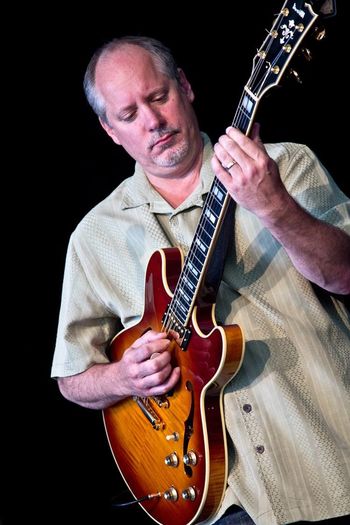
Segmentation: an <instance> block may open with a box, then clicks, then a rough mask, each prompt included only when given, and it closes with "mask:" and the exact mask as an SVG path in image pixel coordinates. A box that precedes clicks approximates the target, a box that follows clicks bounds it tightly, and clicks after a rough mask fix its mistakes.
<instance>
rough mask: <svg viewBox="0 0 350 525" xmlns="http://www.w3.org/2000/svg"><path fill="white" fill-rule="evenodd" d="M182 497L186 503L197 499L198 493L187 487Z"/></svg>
mask: <svg viewBox="0 0 350 525" xmlns="http://www.w3.org/2000/svg"><path fill="white" fill-rule="evenodd" d="M181 496H182V499H184V500H186V501H194V500H195V499H196V491H195V490H194V488H193V487H187V489H185V490H183V491H182V493H181Z"/></svg>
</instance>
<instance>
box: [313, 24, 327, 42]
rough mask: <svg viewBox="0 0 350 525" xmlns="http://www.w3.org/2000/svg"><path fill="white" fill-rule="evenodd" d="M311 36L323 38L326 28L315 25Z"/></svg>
mask: <svg viewBox="0 0 350 525" xmlns="http://www.w3.org/2000/svg"><path fill="white" fill-rule="evenodd" d="M313 36H314V38H315V40H323V39H324V37H325V36H326V29H325V27H324V26H316V27H315V29H314V33H313Z"/></svg>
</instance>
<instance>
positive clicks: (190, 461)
mask: <svg viewBox="0 0 350 525" xmlns="http://www.w3.org/2000/svg"><path fill="white" fill-rule="evenodd" d="M183 462H184V463H185V465H197V454H196V453H195V452H193V450H190V451H189V452H188V453H187V454H185V455H184V457H183Z"/></svg>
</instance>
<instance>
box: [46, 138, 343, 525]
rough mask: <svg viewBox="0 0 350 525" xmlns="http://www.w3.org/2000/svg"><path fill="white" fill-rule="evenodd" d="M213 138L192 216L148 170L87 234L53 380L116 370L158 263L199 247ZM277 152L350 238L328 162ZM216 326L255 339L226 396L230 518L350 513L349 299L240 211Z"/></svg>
mask: <svg viewBox="0 0 350 525" xmlns="http://www.w3.org/2000/svg"><path fill="white" fill-rule="evenodd" d="M204 138H205V147H204V161H203V167H202V171H201V184H200V187H198V188H197V190H196V191H195V192H194V193H193V194H192V195H191V196H190V197H189V198H188V199H187V200H186V201H185V202H184V203H183V204H182V205H181V206H180V207H179V208H177V209H176V210H173V209H172V208H171V207H170V205H169V204H168V203H167V202H166V201H165V200H164V199H162V197H161V196H160V195H159V194H158V193H157V192H156V191H155V190H154V189H153V188H152V187H151V186H150V185H149V183H148V181H147V179H146V177H145V175H144V173H143V171H142V169H141V168H140V166H138V165H136V168H135V174H134V176H133V177H131V178H129V179H126V180H125V181H124V182H123V183H122V184H120V186H119V187H118V188H116V190H115V191H114V192H113V193H112V194H111V195H110V196H108V197H107V198H106V199H105V200H104V201H102V202H101V203H100V204H98V205H97V206H96V207H95V208H94V209H93V210H91V212H90V213H88V214H87V215H86V216H85V217H84V218H83V220H82V221H81V222H80V224H79V225H78V227H77V228H76V230H75V231H74V232H73V234H72V236H71V239H70V243H69V247H68V252H67V260H66V268H65V275H64V283H63V292H62V304H61V310H60V318H59V327H58V333H57V344H56V349H55V354H54V359H53V365H52V376H53V377H57V376H68V375H73V374H77V373H79V372H82V371H84V370H86V369H87V368H88V367H90V366H92V365H93V364H95V363H105V362H107V361H108V359H107V357H106V353H105V351H106V348H107V346H108V343H109V341H110V339H111V338H112V337H113V336H114V335H115V333H116V332H117V331H119V329H120V328H122V327H123V326H125V327H128V326H131V325H132V324H135V322H137V321H138V320H139V319H140V316H141V315H142V312H143V300H144V276H145V269H146V266H147V262H148V259H149V257H150V255H151V254H152V253H153V252H154V251H155V250H157V249H158V248H162V247H167V246H171V245H178V246H181V247H182V248H183V250H184V251H185V253H186V252H187V250H188V249H189V246H190V243H191V240H192V237H193V235H194V231H195V227H196V225H197V222H198V220H199V217H200V213H201V208H202V206H203V202H204V198H205V194H206V193H207V192H208V190H209V188H210V185H211V182H212V179H213V173H212V170H211V167H210V158H211V155H212V146H211V144H210V142H209V139H208V138H207V137H206V136H205V137H204ZM266 147H267V149H268V152H269V154H270V155H271V156H272V157H273V158H274V159H276V161H277V162H278V164H279V168H280V172H281V176H282V179H283V181H284V183H285V185H286V187H287V189H288V191H289V192H290V193H291V194H292V195H293V196H294V198H295V199H296V200H297V201H298V202H300V204H301V205H302V206H304V207H305V208H306V209H308V210H309V212H310V213H311V214H313V215H315V216H316V217H319V218H320V219H322V220H325V221H328V222H330V223H332V224H334V225H337V226H339V227H340V228H343V229H345V230H346V231H348V232H349V233H350V217H349V216H350V205H349V201H348V199H347V198H346V196H345V195H344V194H343V193H342V192H340V190H339V189H338V188H337V187H336V185H335V184H334V182H333V181H332V179H331V177H330V176H329V174H328V173H327V172H326V170H325V169H324V168H323V167H322V165H321V164H320V162H319V161H318V160H317V158H316V157H315V156H314V154H313V153H312V152H311V151H310V150H309V149H308V148H307V147H305V146H303V145H300V144H291V143H284V144H269V145H267V146H266ZM315 264H317V261H315ZM216 317H217V320H218V321H219V322H223V323H225V324H231V323H238V324H239V326H240V327H241V328H242V330H243V332H244V337H245V341H246V350H245V356H244V360H243V364H242V367H241V369H240V371H239V373H238V374H237V375H236V376H235V378H234V379H233V380H232V381H231V382H230V383H229V384H228V386H227V387H226V390H225V396H224V405H225V419H226V425H227V430H228V436H229V442H230V448H231V452H232V454H230V469H229V478H228V488H227V490H226V493H225V497H224V500H223V504H222V507H221V509H220V512H219V515H221V513H223V512H224V510H225V509H226V508H227V507H228V506H230V505H231V504H232V503H236V504H239V505H241V506H243V507H244V508H245V509H246V511H247V512H248V513H249V514H250V515H251V516H252V518H253V520H254V521H255V522H256V523H257V524H258V525H277V524H278V525H282V524H286V523H292V522H294V521H298V520H310V521H315V520H321V519H325V518H328V517H332V516H337V515H345V514H348V513H350V393H349V383H350V378H349V375H350V320H349V314H348V312H347V311H346V309H345V307H344V304H343V302H342V301H341V300H340V298H337V297H335V296H332V295H331V294H329V293H327V292H324V291H322V290H320V289H319V288H317V287H316V286H313V285H312V284H311V283H310V282H309V281H307V280H306V279H305V278H304V277H302V276H301V275H300V273H299V272H298V271H297V270H295V268H294V267H293V265H292V263H291V261H290V259H289V257H288V255H287V254H286V252H285V251H284V249H283V248H282V247H281V245H280V244H279V243H278V242H277V241H276V240H275V239H274V238H273V237H272V236H271V234H270V233H269V232H268V231H267V230H266V229H265V228H263V227H262V225H261V224H260V222H259V220H258V219H257V218H256V217H255V216H254V215H252V214H251V213H250V212H248V211H247V210H245V209H243V208H241V207H239V206H237V208H236V212H235V225H234V231H233V235H232V244H231V246H230V250H229V253H228V256H227V260H226V265H225V269H224V275H223V281H222V284H221V287H220V290H219V294H218V297H217V308H216ZM233 445H234V446H233ZM217 518H218V516H216V517H215V519H217ZM215 519H213V520H211V521H207V522H206V523H208V524H209V523H213V522H214V521H215Z"/></svg>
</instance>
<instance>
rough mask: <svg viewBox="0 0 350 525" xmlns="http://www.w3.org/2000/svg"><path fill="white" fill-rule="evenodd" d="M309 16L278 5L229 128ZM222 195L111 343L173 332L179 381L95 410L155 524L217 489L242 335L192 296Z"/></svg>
mask: <svg viewBox="0 0 350 525" xmlns="http://www.w3.org/2000/svg"><path fill="white" fill-rule="evenodd" d="M317 18H318V15H317V14H316V12H315V11H314V10H313V8H312V6H311V3H310V2H303V1H300V0H299V1H289V0H288V1H286V2H284V4H283V6H282V9H281V11H280V13H279V15H278V16H277V18H276V20H275V22H274V25H273V27H272V29H271V30H270V32H269V34H268V36H267V38H266V39H265V41H264V42H263V44H262V46H261V48H260V49H259V51H258V53H257V55H256V56H255V57H254V59H253V68H252V73H251V77H250V79H249V80H248V82H247V84H246V86H245V87H244V90H243V94H242V97H241V100H240V103H239V106H238V108H237V111H236V115H235V117H234V120H233V123H232V125H234V126H235V127H237V128H239V129H240V130H241V131H243V132H244V133H246V134H248V133H249V131H250V128H251V125H252V122H253V117H254V115H255V111H256V109H257V105H258V102H259V100H260V99H261V97H262V96H263V94H264V93H265V92H266V91H267V90H268V89H269V88H270V87H273V86H274V85H276V84H277V83H278V82H279V80H280V78H281V77H282V75H283V73H284V71H285V69H286V67H287V65H288V63H289V61H290V60H291V58H292V56H293V55H294V53H295V51H296V50H297V49H298V47H299V45H300V43H301V42H302V40H303V38H304V36H305V35H306V33H307V32H308V30H309V29H310V27H311V26H312V25H313V23H314V21H315V20H316V19H317ZM229 199H230V197H229V195H228V194H227V191H226V189H225V188H224V186H223V185H222V184H221V183H220V181H219V180H218V179H217V178H214V181H213V184H212V187H211V189H210V191H209V193H208V195H207V198H206V201H205V204H204V207H203V211H202V214H201V217H200V220H199V224H198V226H197V229H196V232H195V235H194V239H193V242H192V244H191V247H190V250H189V252H188V254H187V256H186V258H184V257H183V255H182V253H181V251H180V250H179V249H178V248H166V249H162V250H158V251H156V252H155V253H154V254H153V255H152V257H151V258H150V261H149V263H148V266H147V271H146V279H145V303H144V313H143V317H142V319H141V321H140V322H139V323H138V324H137V325H135V326H133V327H131V328H128V329H125V330H123V331H121V332H120V333H119V334H118V335H117V336H116V337H115V338H114V339H113V341H112V342H111V345H110V358H111V360H112V361H118V360H120V359H121V357H122V355H123V353H124V352H125V350H126V349H127V348H129V347H130V346H131V345H132V344H133V342H134V341H135V340H136V339H137V338H139V337H140V336H141V335H142V334H143V333H145V332H146V331H147V330H149V329H153V330H156V331H166V332H168V331H170V330H175V331H177V332H178V333H179V334H180V339H179V340H176V341H174V340H173V341H172V342H171V348H170V351H171V352H172V360H173V364H174V365H177V366H179V367H180V369H181V378H180V381H179V383H178V384H177V385H176V387H175V388H174V390H173V391H171V392H169V393H168V394H167V395H165V396H160V397H151V398H141V397H134V398H128V399H125V400H123V401H121V402H119V403H117V404H116V405H114V406H112V407H110V408H108V409H105V410H104V411H103V419H104V425H105V429H106V433H107V437H108V440H109V444H110V447H111V450H112V453H113V456H114V459H115V462H116V464H117V466H118V468H119V470H120V472H121V474H122V476H123V478H124V480H125V482H126V484H127V486H128V487H129V489H130V491H131V493H132V495H133V497H134V498H135V499H136V500H139V501H140V505H141V506H142V507H143V509H144V510H145V512H146V513H147V514H148V515H149V516H150V517H151V518H152V519H153V520H154V521H155V522H157V523H160V524H162V525H190V524H194V523H199V522H201V521H204V520H206V519H208V518H209V517H211V516H213V515H214V514H215V513H216V512H217V510H218V507H219V506H220V503H221V501H222V498H223V495H224V492H225V488H226V483H227V443H226V435H225V423H224V411H223V390H224V386H225V385H226V384H227V382H228V381H230V380H231V379H232V378H233V377H234V376H235V374H236V373H237V372H238V370H239V368H240V365H241V363H242V359H243V354H244V343H243V334H242V330H241V328H240V327H239V326H237V325H235V324H233V325H228V326H218V325H217V323H216V320H215V315H214V307H215V304H214V303H212V304H206V305H204V306H199V302H198V299H199V296H200V291H201V287H202V285H203V283H204V276H205V274H206V271H207V268H208V261H209V260H210V257H211V255H212V253H213V250H214V247H215V244H216V241H217V239H218V234H219V232H220V229H221V225H222V222H223V219H224V217H225V214H226V211H227V207H228V203H229Z"/></svg>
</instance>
